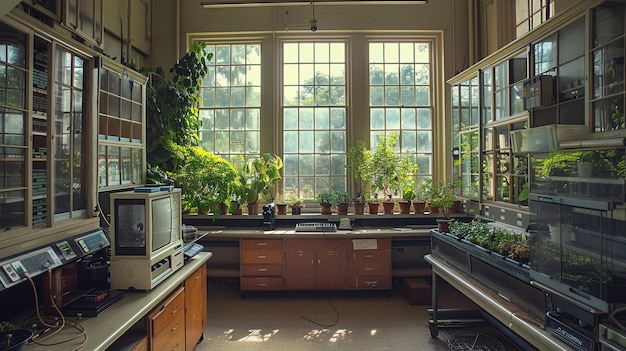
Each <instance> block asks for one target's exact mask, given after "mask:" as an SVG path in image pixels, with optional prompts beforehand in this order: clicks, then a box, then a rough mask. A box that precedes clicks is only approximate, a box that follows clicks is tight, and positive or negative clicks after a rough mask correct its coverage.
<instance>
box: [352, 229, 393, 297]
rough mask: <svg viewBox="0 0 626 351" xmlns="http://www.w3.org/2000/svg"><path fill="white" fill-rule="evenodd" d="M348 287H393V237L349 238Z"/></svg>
mask: <svg viewBox="0 0 626 351" xmlns="http://www.w3.org/2000/svg"><path fill="white" fill-rule="evenodd" d="M347 261H348V288H349V289H391V239H348V260H347Z"/></svg>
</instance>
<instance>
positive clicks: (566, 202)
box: [530, 194, 626, 312]
mask: <svg viewBox="0 0 626 351" xmlns="http://www.w3.org/2000/svg"><path fill="white" fill-rule="evenodd" d="M530 206H531V211H532V217H533V221H532V222H534V223H541V224H542V225H541V226H539V227H538V228H537V229H538V230H537V232H536V233H533V235H532V240H531V262H532V265H531V270H530V276H531V278H532V279H535V280H536V281H538V282H540V283H542V284H544V285H546V286H547V287H549V288H552V289H554V290H556V291H559V292H560V293H562V294H564V295H565V296H568V297H570V298H573V299H575V300H577V301H579V302H581V303H583V304H586V305H587V306H591V307H593V308H596V309H598V310H600V311H604V312H608V311H609V304H611V303H623V302H626V295H624V294H623V291H624V288H626V234H624V233H626V226H625V223H626V222H624V218H623V212H624V210H623V209H621V210H620V209H616V208H614V207H613V206H612V205H611V204H610V203H609V202H606V201H596V200H580V199H573V198H567V197H561V196H548V195H536V194H531V198H530ZM620 214H621V215H620Z"/></svg>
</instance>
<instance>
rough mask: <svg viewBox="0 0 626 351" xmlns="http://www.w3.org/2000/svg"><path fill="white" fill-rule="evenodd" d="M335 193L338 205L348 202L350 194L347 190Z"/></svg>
mask: <svg viewBox="0 0 626 351" xmlns="http://www.w3.org/2000/svg"><path fill="white" fill-rule="evenodd" d="M335 193H336V199H337V204H338V205H348V204H350V194H348V192H347V191H337V192H335Z"/></svg>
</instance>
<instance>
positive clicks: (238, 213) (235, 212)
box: [231, 207, 243, 216]
mask: <svg viewBox="0 0 626 351" xmlns="http://www.w3.org/2000/svg"><path fill="white" fill-rule="evenodd" d="M231 214H232V215H233V216H238V215H241V214H243V209H242V208H241V207H240V208H238V209H236V210H234V211H233V212H231Z"/></svg>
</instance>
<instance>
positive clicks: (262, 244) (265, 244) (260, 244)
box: [256, 243, 267, 246]
mask: <svg viewBox="0 0 626 351" xmlns="http://www.w3.org/2000/svg"><path fill="white" fill-rule="evenodd" d="M256 244H257V245H258V246H267V243H256Z"/></svg>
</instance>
